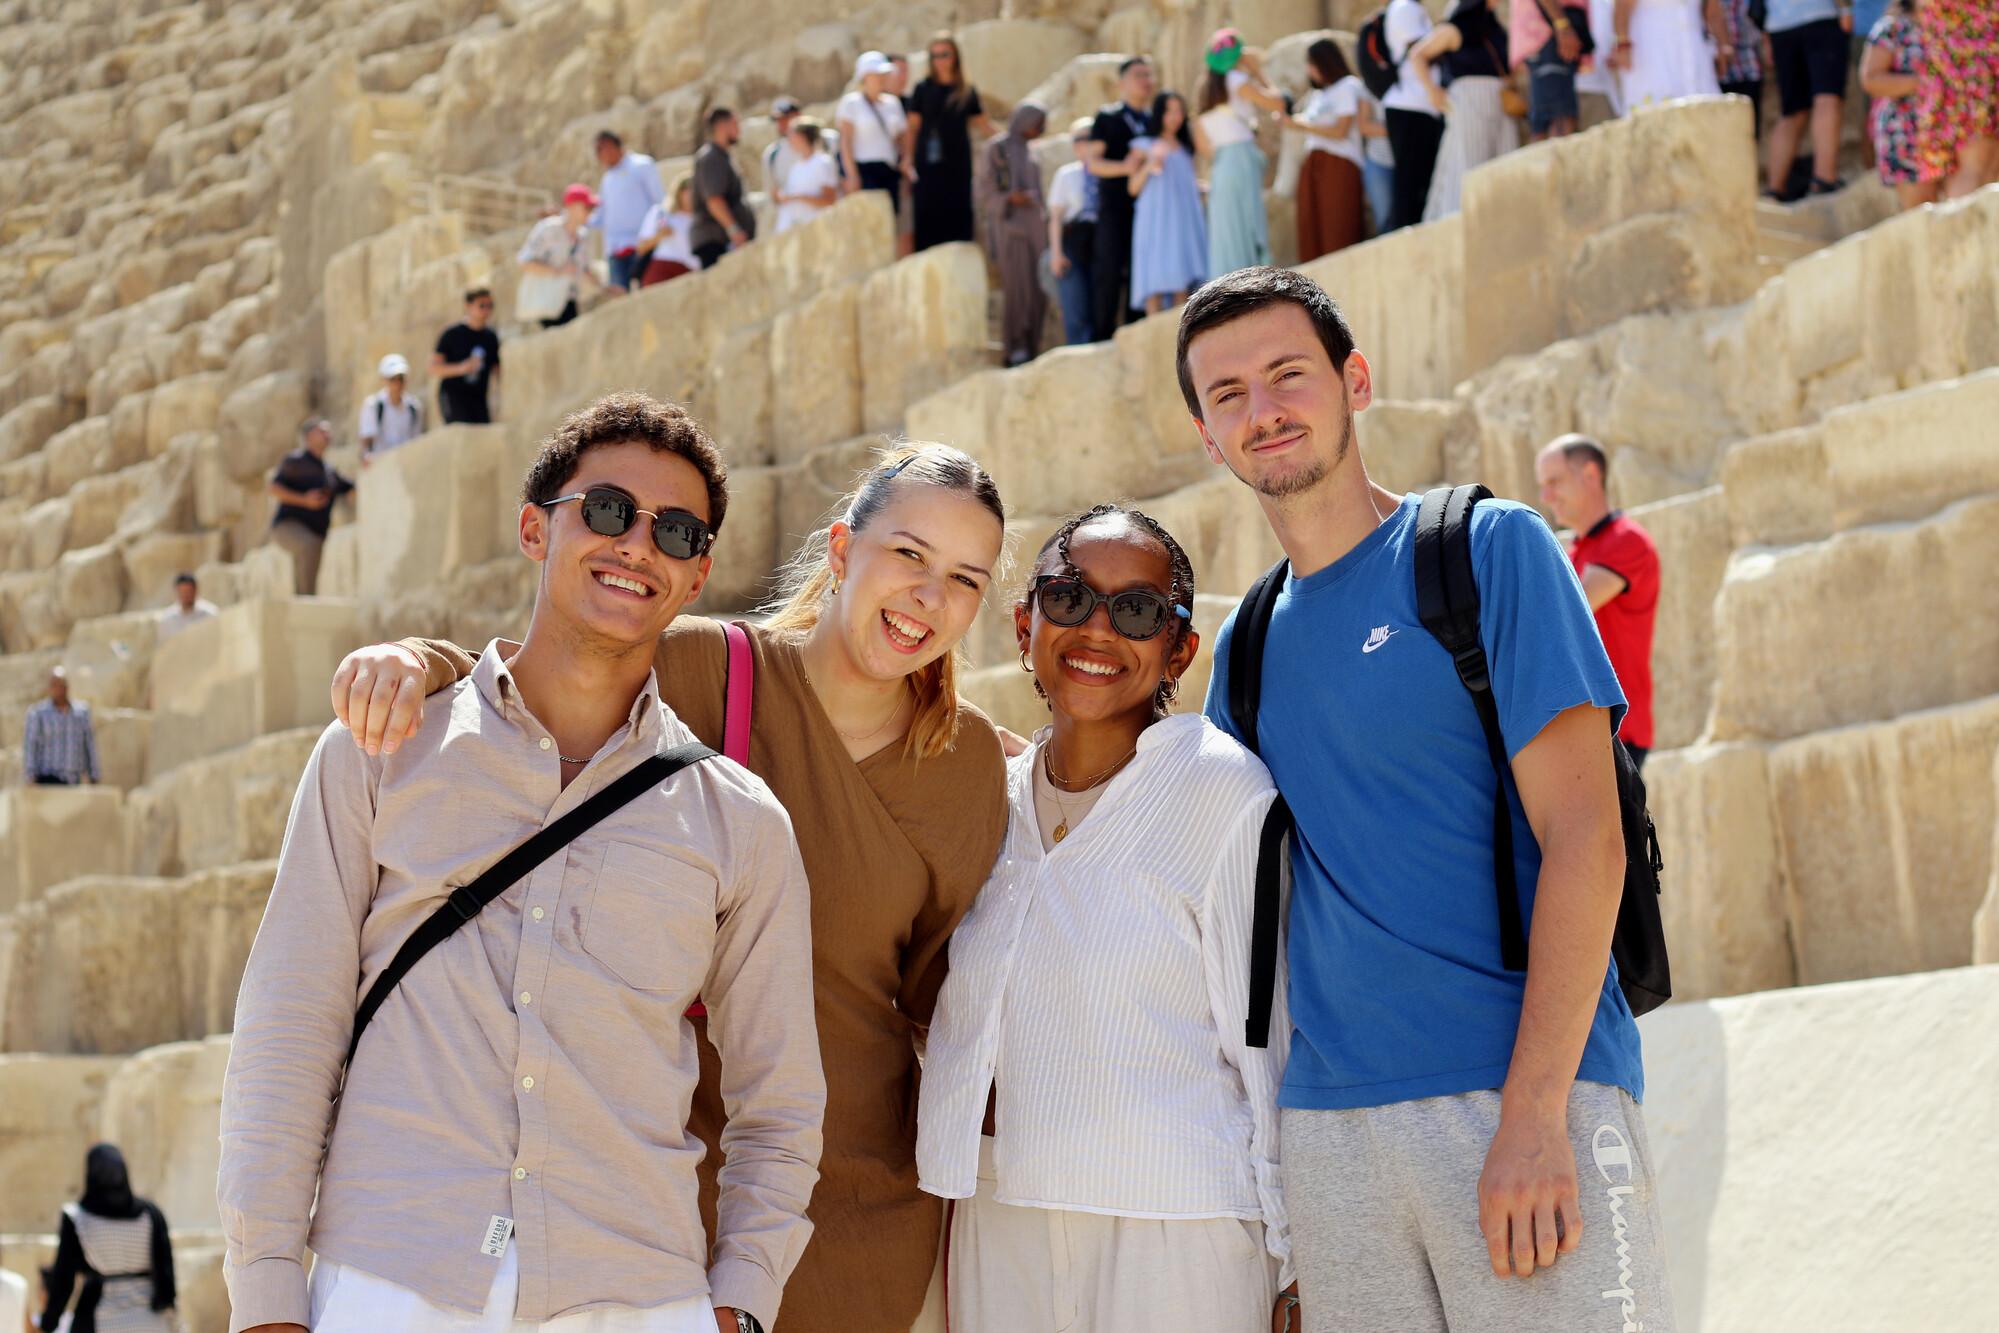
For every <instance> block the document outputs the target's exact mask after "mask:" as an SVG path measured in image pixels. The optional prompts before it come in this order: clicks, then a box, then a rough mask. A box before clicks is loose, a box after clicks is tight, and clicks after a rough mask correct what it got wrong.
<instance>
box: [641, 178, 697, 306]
mask: <svg viewBox="0 0 1999 1333" xmlns="http://www.w3.org/2000/svg"><path fill="white" fill-rule="evenodd" d="M669 198H670V199H671V200H672V203H671V205H669V204H668V203H667V202H666V201H665V200H662V201H661V202H659V203H657V204H654V205H653V206H652V207H651V208H649V209H647V210H646V215H645V218H644V219H643V220H642V221H641V222H640V223H639V249H640V250H642V251H649V252H650V253H651V255H652V258H651V259H650V260H649V261H647V263H646V267H645V273H644V274H643V275H642V276H641V277H640V278H639V286H641V287H650V286H652V285H654V284H655V283H661V282H666V281H669V280H670V279H673V278H677V277H679V276H681V275H682V274H683V273H692V272H693V271H694V270H695V269H697V268H700V267H701V264H700V261H698V260H696V259H695V257H694V178H693V177H691V176H682V177H681V178H680V179H679V180H677V181H675V182H674V183H673V193H672V194H671V195H670V196H669Z"/></svg>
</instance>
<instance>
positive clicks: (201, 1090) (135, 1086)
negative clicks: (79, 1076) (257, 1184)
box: [103, 1036, 229, 1313]
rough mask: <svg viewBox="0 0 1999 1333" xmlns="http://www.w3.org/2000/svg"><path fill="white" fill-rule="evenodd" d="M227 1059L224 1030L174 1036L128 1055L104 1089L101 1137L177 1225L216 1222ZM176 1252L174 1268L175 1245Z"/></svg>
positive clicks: (178, 1258) (186, 1225)
mask: <svg viewBox="0 0 1999 1333" xmlns="http://www.w3.org/2000/svg"><path fill="white" fill-rule="evenodd" d="M228 1064H229V1038H228V1037H227V1036H216V1037H209V1038H207V1039H206V1040H203V1041H186V1042H176V1043H174V1044H172V1045H168V1046H159V1047H155V1048H154V1049H152V1050H149V1051H144V1052H142V1053H140V1054H139V1055H137V1056H134V1057H133V1058H132V1059H130V1060H127V1061H125V1062H124V1063H123V1064H122V1065H120V1066H119V1067H118V1070H117V1072H116V1073H114V1074H113V1075H112V1076H111V1079H110V1082H109V1083H108V1085H107V1086H106V1087H105V1090H104V1102H103V1108H104V1109H103V1117H104V1120H103V1124H104V1132H105V1134H106V1136H107V1137H109V1138H111V1139H113V1140H114V1141H116V1142H117V1143H118V1144H120V1145H121V1146H122V1147H123V1148H124V1150H125V1155H126V1161H127V1164H128V1165H129V1166H130V1167H131V1169H132V1175H133V1178H134V1180H142V1181H145V1182H147V1183H146V1189H147V1190H148V1191H149V1194H148V1197H150V1198H151V1199H152V1200H153V1202H154V1203H157V1204H158V1205H159V1206H160V1210H161V1211H162V1212H164V1213H165V1214H166V1215H167V1216H168V1217H169V1218H170V1219H172V1221H173V1224H174V1226H175V1228H176V1229H178V1228H180V1227H213V1226H216V1225H218V1220H217V1218H216V1212H215V1173H216V1169H217V1166H218V1164H219V1156H220V1151H221V1134H220V1121H221V1113H222V1075H223V1071H224V1070H225V1069H226V1068H227V1067H228ZM174 1259H175V1267H176V1270H177V1275H178V1269H179V1268H180V1266H181V1258H180V1251H179V1249H178V1248H177V1249H176V1252H175V1255H174ZM184 1313H185V1312H184Z"/></svg>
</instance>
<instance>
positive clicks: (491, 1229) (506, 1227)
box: [479, 1213, 514, 1259]
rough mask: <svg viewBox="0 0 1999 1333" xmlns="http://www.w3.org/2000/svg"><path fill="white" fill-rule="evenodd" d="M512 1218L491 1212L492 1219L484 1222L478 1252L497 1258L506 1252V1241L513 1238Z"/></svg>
mask: <svg viewBox="0 0 1999 1333" xmlns="http://www.w3.org/2000/svg"><path fill="white" fill-rule="evenodd" d="M513 1234H514V1219H513V1218H511V1217H501V1216H500V1215H499V1214H498V1213H495V1214H493V1219H492V1221H490V1222H488V1223H486V1233H485V1235H484V1237H483V1238H482V1240H481V1243H480V1245H479V1253H481V1254H485V1255H490V1256H492V1257H493V1258H495V1259H497V1258H499V1257H500V1256H501V1255H503V1254H505V1253H506V1252H507V1242H508V1241H509V1240H511V1239H512V1238H513Z"/></svg>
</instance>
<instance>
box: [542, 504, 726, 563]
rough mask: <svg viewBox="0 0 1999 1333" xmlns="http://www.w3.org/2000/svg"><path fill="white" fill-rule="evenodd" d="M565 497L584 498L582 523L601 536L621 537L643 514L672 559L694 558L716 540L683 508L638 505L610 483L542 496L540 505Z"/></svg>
mask: <svg viewBox="0 0 1999 1333" xmlns="http://www.w3.org/2000/svg"><path fill="white" fill-rule="evenodd" d="M568 500H581V501H582V502H583V503H582V506H581V507H582V511H583V523H584V526H586V527H588V528H589V529H590V531H592V532H594V533H596V534H597V535H598V536H600V537H622V536H624V535H625V534H626V533H627V532H630V531H631V530H632V524H634V523H636V522H638V520H639V515H641V514H643V515H645V516H646V517H647V518H649V519H651V520H652V540H653V545H655V546H657V547H659V552H660V554H661V555H663V556H666V557H667V558H669V559H672V560H693V559H695V558H696V557H698V556H703V555H706V554H708V548H709V547H711V546H713V545H714V544H715V531H714V529H713V528H710V527H709V526H708V525H707V524H706V523H703V522H702V521H701V520H700V519H698V518H696V517H694V515H692V514H690V513H687V512H686V511H685V510H680V509H669V510H667V511H666V512H665V513H663V514H657V513H654V512H653V511H652V510H650V509H641V508H639V504H638V501H636V500H634V499H632V497H631V496H629V495H626V494H625V493H624V492H623V491H620V490H614V489H612V488H611V487H609V486H592V487H591V488H590V489H589V490H587V491H578V492H576V493H575V494H574V495H558V496H556V497H555V498H554V499H553V500H543V501H542V502H541V505H542V508H544V509H547V508H550V507H552V506H554V505H559V504H562V503H564V502H565V501H568Z"/></svg>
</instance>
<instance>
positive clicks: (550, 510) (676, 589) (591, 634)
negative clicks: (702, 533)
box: [520, 442, 710, 660]
mask: <svg viewBox="0 0 1999 1333" xmlns="http://www.w3.org/2000/svg"><path fill="white" fill-rule="evenodd" d="M592 486H611V487H615V488H616V489H618V490H621V491H623V492H624V493H625V494H627V495H629V496H631V497H632V499H633V500H635V501H636V502H637V503H638V506H639V507H640V508H641V509H648V510H652V511H654V512H656V513H665V512H667V511H669V510H676V509H677V510H683V511H685V512H687V513H690V514H693V515H695V516H696V517H697V518H700V519H702V520H703V521H706V519H707V518H708V483H707V481H706V479H705V478H703V477H702V475H701V470H700V469H699V468H697V467H695V466H694V464H692V463H690V462H688V461H687V460H686V459H685V458H682V457H680V456H679V455H677V454H672V453H666V452H663V451H659V450H655V449H652V448H650V447H649V446H647V445H645V444H643V443H639V442H629V443H623V444H605V445H597V446H595V447H593V448H591V449H590V450H589V451H588V452H586V453H584V454H583V455H582V456H581V457H580V458H579V459H578V461H577V466H576V472H575V475H574V476H573V477H572V478H571V479H570V480H569V481H568V482H567V483H566V484H565V487H564V489H565V491H567V492H570V493H574V492H578V491H585V490H588V489H589V488H590V487H592ZM520 524H521V529H520V541H521V550H522V552H523V553H524V554H525V555H527V557H528V558H529V559H531V560H536V561H539V562H540V564H541V583H540V587H539V589H538V590H537V592H536V596H535V609H534V618H535V621H536V622H537V624H539V623H540V622H543V621H544V620H546V621H547V622H548V624H549V627H550V628H557V627H560V628H561V629H562V630H563V631H564V633H565V634H566V635H569V636H573V637H574V639H575V640H576V641H577V642H579V643H590V644H592V645H593V646H595V647H596V648H598V649H599V650H600V651H603V650H609V651H613V652H618V653H622V652H626V651H630V652H634V653H638V652H643V653H644V654H645V656H646V657H647V659H648V660H650V658H651V656H652V653H653V651H654V645H655V643H656V641H657V640H658V638H659V636H660V633H661V631H663V630H665V628H666V627H667V625H668V624H670V623H671V622H672V620H673V618H674V617H675V616H676V615H679V614H680V610H681V608H682V607H684V606H686V605H687V603H689V602H690V601H692V600H694V598H695V596H696V595H697V594H699V593H700V591H701V586H702V585H703V584H704V583H706V582H707V581H708V570H709V567H710V562H709V559H708V557H707V556H702V557H700V558H699V559H696V560H674V559H670V558H668V557H667V556H666V555H665V554H663V553H662V552H661V551H660V549H659V547H658V546H657V545H656V544H655V543H654V541H653V536H652V520H651V519H650V518H648V517H646V516H644V515H640V516H639V518H638V520H637V521H636V522H634V523H633V524H632V526H631V527H630V528H629V529H628V530H627V531H625V532H624V533H623V534H622V535H620V536H616V537H606V536H604V535H602V534H601V533H597V532H592V531H591V530H590V527H589V525H588V524H586V523H585V522H584V521H583V511H582V506H581V505H579V504H576V503H573V502H572V503H569V504H558V505H553V506H549V507H547V508H543V507H542V506H539V505H531V504H530V505H523V506H522V507H521V519H520ZM530 632H532V629H531V630H530Z"/></svg>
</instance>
